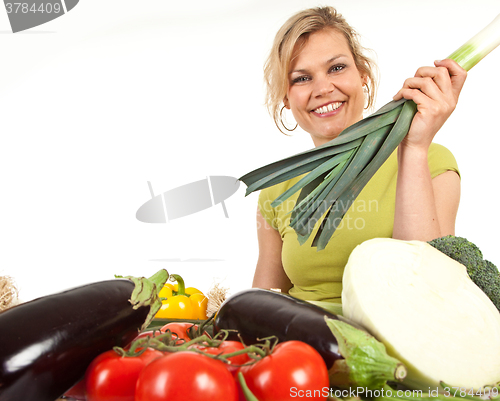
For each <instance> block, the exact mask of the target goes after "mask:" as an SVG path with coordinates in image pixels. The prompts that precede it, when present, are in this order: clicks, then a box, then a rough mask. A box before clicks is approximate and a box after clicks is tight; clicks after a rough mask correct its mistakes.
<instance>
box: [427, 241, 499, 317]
mask: <svg viewBox="0 0 500 401" xmlns="http://www.w3.org/2000/svg"><path fill="white" fill-rule="evenodd" d="M429 244H430V245H432V246H433V247H434V248H436V249H438V250H440V251H441V252H443V253H444V254H445V255H447V256H449V257H450V258H452V259H454V260H456V261H457V262H459V263H461V264H463V265H464V266H465V267H466V269H467V274H468V275H469V277H470V278H471V280H472V281H473V282H474V284H476V285H477V286H478V287H479V288H481V290H483V292H484V293H485V294H486V295H487V296H488V298H490V300H491V301H492V302H493V304H495V306H496V307H497V309H498V310H499V311H500V272H499V271H498V269H497V267H496V266H495V265H494V264H493V263H491V262H490V261H489V260H484V259H483V254H482V252H481V251H480V249H479V248H478V247H477V246H476V245H475V244H473V243H472V242H470V241H468V240H467V239H465V238H462V237H455V236H453V235H448V236H446V237H441V238H436V239H434V240H432V241H429Z"/></svg>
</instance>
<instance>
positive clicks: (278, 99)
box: [264, 7, 377, 132]
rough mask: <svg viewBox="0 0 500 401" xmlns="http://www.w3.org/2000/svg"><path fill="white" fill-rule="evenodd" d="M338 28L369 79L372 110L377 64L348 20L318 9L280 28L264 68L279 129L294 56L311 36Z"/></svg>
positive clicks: (269, 105) (332, 11)
mask: <svg viewBox="0 0 500 401" xmlns="http://www.w3.org/2000/svg"><path fill="white" fill-rule="evenodd" d="M328 28H329V29H335V30H337V31H338V32H340V33H342V34H343V35H344V37H345V38H346V40H347V43H348V46H349V49H350V50H351V53H352V56H353V58H354V63H355V65H356V68H357V69H358V71H359V72H360V73H361V75H362V76H365V77H366V78H367V87H368V104H367V106H366V108H370V107H372V106H373V104H374V103H375V91H376V80H375V74H376V70H377V66H376V65H375V62H374V61H373V60H371V59H370V58H369V57H367V56H366V55H364V53H365V52H366V49H365V48H364V47H363V46H361V44H360V42H359V38H358V34H357V32H356V31H355V30H354V29H353V28H352V27H351V26H350V25H349V24H348V23H347V22H346V21H345V19H344V17H342V15H341V14H340V13H339V12H337V10H336V9H335V8H333V7H316V8H310V9H307V10H303V11H301V12H299V13H297V14H295V15H293V16H292V17H290V18H289V19H288V20H287V21H286V22H285V24H284V25H283V26H282V27H281V28H280V30H279V31H278V33H277V34H276V37H275V38H274V43H273V46H272V48H271V52H270V54H269V56H268V58H267V60H266V63H265V65H264V79H265V83H266V87H267V90H266V106H267V108H268V110H269V113H270V114H271V116H272V117H273V119H274V122H275V123H276V126H277V127H278V128H279V130H280V131H281V132H283V130H282V129H281V127H280V124H281V125H282V126H283V122H282V121H281V108H280V106H281V103H282V102H283V100H284V99H285V96H286V94H287V92H288V72H289V69H290V64H291V62H292V57H293V56H294V54H295V52H296V50H297V49H296V47H297V46H304V44H305V43H306V41H307V38H308V37H309V35H310V34H311V33H314V32H318V31H321V30H323V29H328Z"/></svg>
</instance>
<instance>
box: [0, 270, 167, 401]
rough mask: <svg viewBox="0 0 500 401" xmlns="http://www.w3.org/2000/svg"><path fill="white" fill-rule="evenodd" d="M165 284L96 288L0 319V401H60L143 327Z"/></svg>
mask: <svg viewBox="0 0 500 401" xmlns="http://www.w3.org/2000/svg"><path fill="white" fill-rule="evenodd" d="M167 278H168V273H167V272H166V271H165V270H162V271H160V272H158V273H157V274H155V275H154V276H153V277H151V278H150V279H144V278H141V279H135V278H129V280H127V279H115V280H109V281H102V282H97V283H93V284H88V285H84V286H81V287H77V288H74V289H71V290H67V291H64V292H61V293H58V294H53V295H49V296H45V297H41V298H38V299H35V300H33V301H30V302H26V303H23V304H20V305H17V306H15V307H13V308H10V309H7V310H6V311H4V312H2V313H0V344H1V345H0V401H19V400H33V401H54V400H55V399H57V398H58V397H60V396H61V395H62V394H64V392H65V391H67V390H68V389H69V388H71V387H72V386H73V385H74V384H76V383H77V382H78V381H79V380H80V379H81V378H82V377H83V375H84V374H85V370H86V369H87V366H88V365H89V364H90V362H92V360H93V359H94V358H95V357H97V356H98V355H99V354H101V353H102V352H104V351H107V350H109V349H112V348H113V347H114V346H125V345H126V344H128V343H129V342H130V341H131V340H133V339H134V337H135V336H136V335H137V334H138V332H139V331H140V330H141V329H142V328H144V327H145V325H147V324H148V321H150V320H151V318H152V316H154V313H156V310H157V309H158V308H159V306H161V301H160V300H159V298H158V292H159V290H160V289H161V288H162V287H163V283H164V282H165V281H166V279H167ZM158 302H159V304H158Z"/></svg>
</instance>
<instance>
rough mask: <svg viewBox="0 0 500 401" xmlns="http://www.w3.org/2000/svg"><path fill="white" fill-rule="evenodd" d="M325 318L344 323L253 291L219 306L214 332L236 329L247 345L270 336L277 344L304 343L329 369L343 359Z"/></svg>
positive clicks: (306, 304) (299, 304)
mask: <svg viewBox="0 0 500 401" xmlns="http://www.w3.org/2000/svg"><path fill="white" fill-rule="evenodd" d="M325 316H326V317H328V318H330V319H341V320H344V321H345V319H344V318H343V317H341V316H338V315H334V314H333V313H330V312H328V311H326V310H324V309H323V308H320V307H318V306H316V305H313V304H311V303H309V302H306V301H302V300H300V299H297V298H294V297H292V296H290V295H285V294H283V293H278V292H275V291H268V290H263V289H258V288H252V289H249V290H245V291H241V292H239V293H237V294H235V295H233V296H232V297H230V298H228V299H227V300H226V301H225V302H224V303H223V304H222V306H221V308H220V309H219V311H218V312H217V314H216V316H215V319H214V329H215V331H216V332H217V331H220V330H221V329H225V330H237V331H238V333H239V334H240V335H241V337H242V339H243V341H244V342H245V343H247V344H253V343H256V342H257V340H258V339H260V338H265V337H269V336H276V337H277V338H278V340H279V341H289V340H300V341H303V342H305V343H308V344H309V345H311V346H313V347H314V348H315V349H316V350H317V351H318V352H319V353H320V354H321V356H322V357H323V359H324V360H325V362H326V365H327V367H328V369H329V368H330V367H331V366H332V365H333V363H334V362H335V361H336V360H337V359H341V358H343V357H342V355H341V354H340V352H339V347H338V344H337V340H336V339H335V336H334V335H333V334H332V332H331V330H330V329H329V328H328V326H327V325H326V323H325ZM230 336H231V337H235V336H236V334H235V333H232V334H230Z"/></svg>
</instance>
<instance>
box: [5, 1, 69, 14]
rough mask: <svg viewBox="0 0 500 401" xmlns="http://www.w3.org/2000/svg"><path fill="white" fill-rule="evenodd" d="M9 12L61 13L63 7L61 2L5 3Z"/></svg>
mask: <svg viewBox="0 0 500 401" xmlns="http://www.w3.org/2000/svg"><path fill="white" fill-rule="evenodd" d="M5 8H6V9H7V13H8V14H28V13H47V14H52V13H53V14H59V13H61V12H62V11H63V10H62V7H61V4H60V3H57V2H54V3H39V4H35V3H5Z"/></svg>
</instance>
